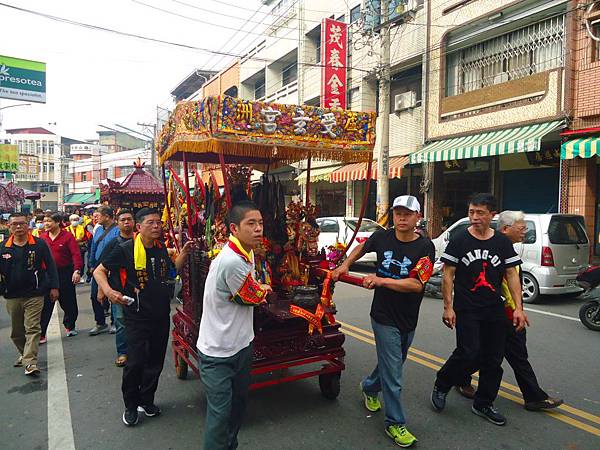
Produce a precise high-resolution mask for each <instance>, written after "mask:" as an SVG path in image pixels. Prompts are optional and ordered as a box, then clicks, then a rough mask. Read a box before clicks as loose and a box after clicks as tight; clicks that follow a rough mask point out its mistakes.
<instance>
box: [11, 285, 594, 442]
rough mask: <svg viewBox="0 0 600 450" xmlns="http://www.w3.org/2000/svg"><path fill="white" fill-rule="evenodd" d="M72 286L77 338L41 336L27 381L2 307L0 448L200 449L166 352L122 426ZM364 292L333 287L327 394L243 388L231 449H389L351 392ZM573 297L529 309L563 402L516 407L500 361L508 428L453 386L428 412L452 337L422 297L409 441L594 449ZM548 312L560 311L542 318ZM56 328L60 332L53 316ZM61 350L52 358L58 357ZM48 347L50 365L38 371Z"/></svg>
mask: <svg viewBox="0 0 600 450" xmlns="http://www.w3.org/2000/svg"><path fill="white" fill-rule="evenodd" d="M78 292H79V305H80V319H79V321H78V326H79V327H80V331H81V333H80V334H79V336H76V337H72V338H66V337H65V336H64V332H62V333H63V335H62V339H61V338H59V337H58V336H51V337H50V338H49V343H48V344H47V345H45V346H43V347H42V349H41V352H40V366H41V368H42V369H43V373H42V376H41V377H40V378H39V379H35V380H32V379H30V378H27V377H25V376H24V375H23V373H22V370H21V369H15V368H13V367H12V363H13V361H14V358H15V356H16V352H15V350H14V348H13V346H12V342H11V341H10V325H9V321H8V318H7V314H6V311H5V309H4V307H3V308H2V309H1V310H0V361H1V364H0V382H1V388H0V449H2V450H4V449H6V450H9V449H19V450H23V449H46V448H49V447H50V448H60V449H61V450H68V449H70V448H76V449H78V450H79V449H125V448H127V449H142V448H145V449H197V448H200V447H201V441H202V427H203V422H204V411H205V408H206V403H205V400H204V395H203V393H202V387H201V383H200V381H199V380H198V378H197V377H196V376H195V375H193V374H191V375H190V376H189V377H188V379H187V380H184V381H182V380H179V379H177V378H176V377H175V372H174V369H173V363H172V356H171V353H170V352H169V353H168V354H167V359H166V361H165V369H164V371H163V375H162V378H161V383H160V386H159V390H158V394H157V399H156V402H157V404H158V405H159V406H161V408H162V410H163V415H162V416H161V417H158V418H154V419H152V418H144V419H143V420H141V423H140V424H139V426H137V427H134V428H125V426H124V425H123V424H122V422H121V414H122V412H123V404H122V399H121V392H120V378H121V369H118V368H116V367H115V366H114V364H113V360H114V358H115V356H116V355H115V349H114V336H112V335H108V334H104V335H100V336H96V337H89V336H88V335H87V330H88V329H89V328H91V326H92V325H93V323H92V322H93V320H92V312H91V305H90V303H89V288H88V287H87V286H81V287H79V288H78ZM370 299H371V293H370V292H368V291H365V290H363V289H360V288H356V287H353V286H348V285H344V284H341V283H340V284H338V286H337V287H336V293H335V298H334V300H335V301H336V303H337V306H338V310H339V313H338V315H337V316H336V318H337V319H338V320H339V321H340V322H341V323H342V324H343V328H344V330H345V331H346V336H347V337H346V343H345V345H344V348H345V350H346V352H347V356H346V365H347V367H346V370H345V371H344V372H343V375H342V379H341V382H342V387H341V394H340V396H339V397H338V398H337V400H335V401H330V400H326V399H325V398H323V397H322V396H321V394H320V391H319V387H318V382H317V380H316V379H314V378H310V379H307V380H302V381H296V382H293V383H288V384H284V385H280V386H275V387H270V388H266V389H262V390H258V391H254V392H251V393H250V404H249V409H248V413H247V419H246V421H245V424H244V426H243V428H242V431H241V432H240V436H239V441H240V448H247V449H290V450H292V449H307V448H310V449H386V448H390V449H391V448H396V446H395V445H393V444H392V443H391V441H390V440H389V439H388V438H387V437H386V435H385V434H384V432H383V414H382V413H381V412H380V413H375V414H372V413H369V412H367V411H366V410H365V409H364V407H363V405H362V403H361V396H360V394H359V391H358V384H359V381H360V380H361V379H362V377H364V376H365V375H367V374H368V373H369V372H370V370H371V369H372V368H373V366H374V364H375V360H376V357H375V347H374V343H373V339H372V335H371V334H370V333H371V327H370V321H369V316H368V312H369V307H370ZM2 303H4V302H2ZM579 303H580V301H578V300H577V299H561V298H548V299H544V301H543V302H542V303H541V304H539V305H532V306H531V309H535V311H529V316H530V319H531V322H532V326H531V328H530V329H529V330H528V342H529V352H530V359H531V362H532V364H533V366H534V368H535V370H536V373H537V375H538V378H539V379H540V382H541V384H542V387H544V388H545V389H546V391H547V392H548V393H549V394H550V395H553V396H559V397H563V398H564V399H565V405H564V406H563V407H561V408H560V409H559V410H557V411H556V412H555V413H551V414H546V413H532V412H528V411H525V410H524V409H523V408H522V406H521V404H520V393H519V391H518V388H516V383H515V380H514V377H513V374H512V371H511V369H510V368H509V367H507V368H506V370H505V374H504V384H503V387H502V391H501V396H500V397H499V398H498V400H497V402H496V406H497V407H499V408H500V410H501V411H502V412H503V413H504V414H505V415H506V416H507V418H508V424H507V426H505V427H497V426H494V425H492V424H489V423H487V422H485V421H484V420H483V419H481V418H479V417H476V416H475V415H473V414H472V413H471V412H470V403H469V402H468V401H467V400H466V399H463V398H461V397H460V396H459V395H458V394H456V393H451V394H450V396H449V397H448V405H447V408H446V410H445V411H444V412H443V413H441V414H439V413H435V412H433V411H432V409H431V407H430V405H429V399H428V398H429V394H430V390H431V387H432V383H433V380H434V376H435V370H436V369H437V368H438V367H439V366H440V365H441V364H442V363H443V359H444V358H446V357H447V356H448V355H449V354H450V352H451V351H452V350H453V347H454V336H453V334H452V332H451V331H449V330H448V329H446V328H445V327H444V326H443V325H442V324H441V320H440V318H441V301H440V300H436V299H429V298H426V299H424V301H423V305H422V308H421V317H420V322H419V327H418V329H417V333H416V338H415V340H414V343H413V347H412V349H411V352H410V354H409V360H408V362H407V363H406V366H405V370H404V386H405V388H404V391H403V403H404V406H405V409H406V412H407V415H408V426H409V429H410V430H411V431H412V432H413V433H414V434H415V435H416V436H417V437H418V439H419V443H418V448H421V449H502V450H509V449H569V450H575V449H598V448H600V393H599V392H598V380H599V379H600V358H598V355H599V350H598V349H599V348H600V333H595V332H592V331H589V330H587V329H586V328H585V327H583V325H582V324H581V323H580V322H579V321H577V320H570V319H569V318H576V317H577V309H578V305H579ZM538 311H539V312H538ZM548 312H549V313H551V314H557V315H558V316H557V315H547V314H544V313H548ZM561 316H564V317H561ZM54 327H55V328H56V330H58V325H57V323H55V324H54ZM59 350H62V358H60V356H57V355H60V352H59ZM48 353H50V355H51V357H50V359H51V370H50V371H47V370H46V368H47V355H48ZM59 360H60V361H59ZM61 361H63V362H64V369H62V366H61V364H60V362H61ZM190 373H191V372H190ZM49 377H50V378H49ZM61 377H62V378H61ZM65 381H66V383H65ZM63 386H64V387H65V388H66V389H62V388H61V387H63ZM71 436H72V438H71ZM71 439H72V440H71Z"/></svg>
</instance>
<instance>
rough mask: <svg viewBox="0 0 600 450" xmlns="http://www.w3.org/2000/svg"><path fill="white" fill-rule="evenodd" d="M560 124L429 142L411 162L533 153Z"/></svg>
mask: <svg viewBox="0 0 600 450" xmlns="http://www.w3.org/2000/svg"><path fill="white" fill-rule="evenodd" d="M563 125H564V121H563V120H556V121H553V122H545V123H539V124H535V125H528V126H526V127H518V128H509V129H507V130H500V131H490V132H488V133H481V134H474V135H471V136H464V137H458V138H452V139H445V140H443V141H437V142H432V143H431V144H428V145H426V146H425V147H423V148H422V149H421V150H419V151H418V152H415V153H413V154H411V155H410V164H419V163H423V162H437V161H451V160H453V159H467V158H480V157H483V156H497V155H509V154H512V153H524V152H536V151H538V150H540V143H541V141H542V138H543V137H544V136H546V135H547V134H548V133H550V132H552V131H554V130H556V129H558V128H561V127H562V126H563Z"/></svg>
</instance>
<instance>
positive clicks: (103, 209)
mask: <svg viewBox="0 0 600 450" xmlns="http://www.w3.org/2000/svg"><path fill="white" fill-rule="evenodd" d="M96 212H97V213H100V214H102V215H103V216H108V217H110V218H111V219H112V218H113V217H114V216H115V212H114V211H113V209H112V208H111V207H110V206H106V205H100V206H99V207H98V209H97V210H96Z"/></svg>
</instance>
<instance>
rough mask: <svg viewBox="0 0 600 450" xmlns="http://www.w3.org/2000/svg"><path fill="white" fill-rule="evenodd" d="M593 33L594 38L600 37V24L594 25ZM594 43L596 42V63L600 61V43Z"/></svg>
mask: <svg viewBox="0 0 600 450" xmlns="http://www.w3.org/2000/svg"><path fill="white" fill-rule="evenodd" d="M592 33H594V36H596V37H600V23H597V24H596V25H594V28H593V29H592ZM593 42H594V61H600V42H598V41H593Z"/></svg>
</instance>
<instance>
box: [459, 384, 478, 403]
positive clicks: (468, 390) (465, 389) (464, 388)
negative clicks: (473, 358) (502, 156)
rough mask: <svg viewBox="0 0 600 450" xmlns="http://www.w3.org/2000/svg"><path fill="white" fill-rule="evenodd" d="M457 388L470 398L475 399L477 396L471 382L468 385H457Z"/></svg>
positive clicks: (461, 393)
mask: <svg viewBox="0 0 600 450" xmlns="http://www.w3.org/2000/svg"><path fill="white" fill-rule="evenodd" d="M456 390H457V391H458V392H459V393H460V395H462V396H463V397H466V398H468V399H471V400H473V399H474V398H475V388H474V387H473V386H471V385H470V384H469V385H468V386H456Z"/></svg>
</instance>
